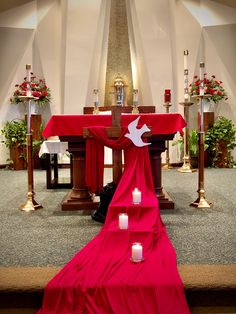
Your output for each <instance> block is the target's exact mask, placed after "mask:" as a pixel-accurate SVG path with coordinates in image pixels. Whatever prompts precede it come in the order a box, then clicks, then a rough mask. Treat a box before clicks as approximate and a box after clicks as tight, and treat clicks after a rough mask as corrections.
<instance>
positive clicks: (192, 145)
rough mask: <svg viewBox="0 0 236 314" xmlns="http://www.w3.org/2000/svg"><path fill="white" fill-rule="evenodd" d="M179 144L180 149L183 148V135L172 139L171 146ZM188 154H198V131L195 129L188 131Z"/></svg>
mask: <svg viewBox="0 0 236 314" xmlns="http://www.w3.org/2000/svg"><path fill="white" fill-rule="evenodd" d="M175 145H180V150H181V151H183V149H184V137H182V136H181V137H180V138H179V139H178V140H176V141H173V143H172V146H175ZM189 154H190V156H198V131H197V130H195V129H192V130H190V132H189Z"/></svg>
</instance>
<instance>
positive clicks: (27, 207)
mask: <svg viewBox="0 0 236 314" xmlns="http://www.w3.org/2000/svg"><path fill="white" fill-rule="evenodd" d="M30 69H31V65H30V64H27V65H26V70H27V81H28V83H29V81H30V80H29V71H30ZM19 98H20V99H21V100H22V101H25V102H27V103H28V110H27V134H26V151H27V171H28V193H27V201H26V203H25V204H23V205H21V206H20V209H21V210H23V211H26V212H29V211H33V210H36V209H40V208H42V207H43V206H42V205H40V204H38V203H37V202H36V201H35V199H34V195H35V193H34V178H33V153H32V147H33V145H32V133H31V121H30V120H31V108H30V106H31V103H30V102H31V100H37V99H38V98H37V97H34V96H32V95H31V91H30V89H29V84H28V88H27V96H20V97H19Z"/></svg>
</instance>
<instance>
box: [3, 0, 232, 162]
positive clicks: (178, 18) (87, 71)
mask: <svg viewBox="0 0 236 314" xmlns="http://www.w3.org/2000/svg"><path fill="white" fill-rule="evenodd" d="M126 2H127V10H128V13H127V16H128V25H129V27H130V28H132V30H131V32H130V34H132V38H131V42H132V43H131V44H132V49H133V50H132V51H133V55H134V56H135V58H134V59H135V66H136V71H137V82H136V83H135V84H137V88H138V89H139V92H140V95H141V97H140V102H141V104H143V105H155V106H156V111H157V112H164V111H165V109H164V107H163V98H164V97H163V95H164V90H165V89H169V88H170V89H171V90H172V107H171V109H170V111H171V112H176V111H177V112H180V113H182V114H183V107H182V106H180V105H179V102H181V101H183V97H184V93H183V51H184V50H186V49H188V50H189V58H188V64H189V81H191V80H192V77H193V76H194V75H195V74H196V75H198V74H199V63H200V61H205V65H206V72H207V73H209V74H214V75H216V77H217V78H219V80H222V81H223V83H224V87H225V89H226V91H227V92H228V95H229V99H228V100H227V101H224V102H222V103H220V104H219V105H218V106H217V107H216V109H215V114H216V116H218V115H224V116H226V117H228V118H231V119H232V120H233V121H234V123H236V110H235V107H236V95H235V90H236V88H235V87H236V86H235V85H236V68H235V48H236V40H235V31H236V26H235V25H236V9H234V8H230V9H229V7H227V6H223V5H221V4H219V1H218V2H217V3H214V2H213V1H210V0H207V1H183V0H182V1H180V0H178V1H177V0H169V1H166V0H159V1H156V0H149V1H143V0H132V1H131V0H126ZM110 4H111V0H100V1H94V0H80V1H77V0H40V1H39V0H35V1H30V2H23V4H22V5H21V6H17V7H13V8H11V9H8V10H7V11H6V10H1V5H0V40H1V47H0V66H1V73H0V85H1V89H0V128H2V126H3V124H4V122H5V121H7V120H11V119H14V118H19V117H22V116H23V115H24V112H25V108H24V106H23V105H22V106H21V105H19V106H15V105H11V104H10V103H9V99H10V97H11V95H12V93H13V91H14V89H15V88H14V86H15V84H17V83H20V82H21V81H22V79H23V77H24V76H25V65H26V64H27V63H30V64H32V68H33V71H34V73H35V74H36V75H37V76H39V77H44V78H45V79H46V81H47V84H48V86H49V87H50V89H51V92H52V103H51V104H50V107H48V108H45V109H44V110H43V111H42V115H43V119H44V121H47V120H48V119H49V117H50V115H51V114H61V113H62V114H63V113H67V114H79V113H82V110H83V107H84V106H85V105H91V103H92V100H93V98H92V90H93V88H96V87H98V88H99V89H100V90H102V86H104V82H105V65H106V54H107V50H106V49H107V48H106V47H107V38H108V21H109V14H108V13H107V12H109V8H110ZM203 9H204V10H205V11H204V12H206V14H202V12H203V11H201V10H203ZM131 55H132V52H131ZM100 102H101V103H103V94H102V92H101V95H100ZM197 111H198V106H197V105H196V104H194V105H193V106H192V107H191V110H190V127H196V126H197V118H196V117H197ZM170 150H171V154H170V158H171V162H176V161H178V160H179V159H180V156H179V152H178V151H176V147H174V148H172V146H171V145H170ZM5 156H6V150H5V148H4V145H0V164H2V163H4V162H5ZM234 156H235V158H236V153H234ZM163 157H164V156H163Z"/></svg>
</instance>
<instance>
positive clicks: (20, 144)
mask: <svg viewBox="0 0 236 314" xmlns="http://www.w3.org/2000/svg"><path fill="white" fill-rule="evenodd" d="M42 129H43V126H41V127H40V130H42ZM26 133H27V123H26V121H25V120H21V119H14V120H12V121H7V122H6V123H5V125H4V127H3V128H2V129H1V134H2V135H3V136H4V140H3V141H2V143H4V144H5V145H6V147H7V148H9V151H10V158H9V159H8V160H7V162H8V163H9V166H10V168H12V169H14V170H23V169H26ZM42 141H43V138H42V136H41V137H40V140H34V139H33V143H32V152H33V156H34V155H35V154H37V153H38V151H39V147H40V145H41V143H42Z"/></svg>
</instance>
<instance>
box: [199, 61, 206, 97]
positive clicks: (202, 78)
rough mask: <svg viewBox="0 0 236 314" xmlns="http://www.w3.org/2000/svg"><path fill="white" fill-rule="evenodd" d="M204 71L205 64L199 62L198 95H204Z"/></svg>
mask: <svg viewBox="0 0 236 314" xmlns="http://www.w3.org/2000/svg"><path fill="white" fill-rule="evenodd" d="M204 71H205V64H204V62H200V75H199V78H200V81H201V83H200V93H199V94H200V96H203V95H204Z"/></svg>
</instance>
